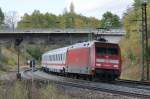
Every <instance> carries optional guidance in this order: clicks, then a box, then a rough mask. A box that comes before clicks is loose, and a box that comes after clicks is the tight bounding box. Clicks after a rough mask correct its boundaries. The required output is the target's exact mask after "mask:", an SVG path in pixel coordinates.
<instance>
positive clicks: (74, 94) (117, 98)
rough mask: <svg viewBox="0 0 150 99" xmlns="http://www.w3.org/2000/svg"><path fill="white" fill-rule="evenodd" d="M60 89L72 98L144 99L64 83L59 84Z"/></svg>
mask: <svg viewBox="0 0 150 99" xmlns="http://www.w3.org/2000/svg"><path fill="white" fill-rule="evenodd" d="M58 89H59V90H60V91H62V92H63V93H64V94H67V95H69V96H70V97H71V99H142V98H137V97H129V96H124V95H118V94H111V93H106V92H101V91H93V90H88V89H83V88H77V87H71V86H63V85H58Z"/></svg>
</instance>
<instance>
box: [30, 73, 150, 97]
mask: <svg viewBox="0 0 150 99" xmlns="http://www.w3.org/2000/svg"><path fill="white" fill-rule="evenodd" d="M28 74H29V73H28ZM30 74H31V72H30ZM34 77H37V78H40V77H41V78H44V79H50V80H54V81H59V82H67V83H68V82H69V83H70V82H71V83H75V82H77V83H78V84H82V85H83V83H84V84H85V85H87V86H92V87H96V88H104V89H112V90H117V91H123V92H130V93H138V94H144V95H150V90H145V89H138V88H130V87H125V86H119V85H114V84H105V83H97V82H90V81H89V82H88V81H83V80H74V79H71V78H69V79H68V78H66V77H58V76H55V75H50V74H47V73H44V72H42V71H36V72H34ZM65 87H67V86H65ZM69 88H70V86H69ZM72 88H75V87H72ZM76 89H78V88H76ZM82 90H87V89H82ZM68 92H69V93H70V92H72V90H71V91H68ZM81 92H82V91H81ZM83 92H84V91H83ZM91 92H92V93H93V92H96V93H97V94H96V93H94V96H95V94H96V96H97V95H99V94H100V93H101V94H100V96H101V95H102V96H101V98H104V97H105V96H106V97H108V99H109V96H110V97H111V98H112V96H114V94H110V93H109V95H107V94H108V93H107V94H106V93H105V92H99V91H89V94H90V93H91ZM73 93H79V94H80V91H77V90H74V91H73ZM87 93H88V92H87ZM84 95H85V94H83V95H82V96H84ZM86 96H87V94H86ZM94 96H93V98H94ZM115 96H118V95H117V94H116V95H115ZM119 96H120V95H119ZM89 97H90V95H89ZM126 97H127V96H125V98H124V99H126ZM93 98H89V99H93ZM122 98H123V97H122ZM122 98H121V99H122ZM133 98H134V99H135V97H130V99H133ZM136 98H137V97H136ZM84 99H85V98H84ZM95 99H98V98H95ZM115 99H116V98H115ZM118 99H120V98H118Z"/></svg>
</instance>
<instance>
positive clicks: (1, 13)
mask: <svg viewBox="0 0 150 99" xmlns="http://www.w3.org/2000/svg"><path fill="white" fill-rule="evenodd" d="M3 22H4V13H3V12H2V9H1V8H0V25H1V24H3Z"/></svg>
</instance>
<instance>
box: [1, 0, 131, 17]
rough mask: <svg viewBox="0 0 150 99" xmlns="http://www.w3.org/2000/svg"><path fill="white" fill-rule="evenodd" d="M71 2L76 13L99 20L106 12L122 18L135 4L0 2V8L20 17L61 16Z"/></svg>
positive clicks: (109, 0)
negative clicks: (34, 15)
mask: <svg viewBox="0 0 150 99" xmlns="http://www.w3.org/2000/svg"><path fill="white" fill-rule="evenodd" d="M71 2H72V3H73V4H74V6H75V12H76V13H78V14H82V15H85V16H88V17H91V16H92V17H96V18H98V19H101V18H102V15H103V14H104V13H105V12H106V11H111V12H112V13H114V14H117V15H118V16H120V17H122V15H123V13H124V12H125V11H126V9H127V8H129V7H131V6H132V4H133V0H0V7H1V9H2V11H3V12H5V13H8V12H10V11H16V12H17V13H18V15H19V16H23V15H24V13H29V14H31V13H32V12H33V11H34V10H39V11H40V12H41V13H46V12H49V13H53V14H56V15H59V14H62V13H63V11H64V8H67V9H69V6H70V3H71Z"/></svg>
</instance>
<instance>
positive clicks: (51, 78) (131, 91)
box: [22, 70, 150, 99]
mask: <svg viewBox="0 0 150 99" xmlns="http://www.w3.org/2000/svg"><path fill="white" fill-rule="evenodd" d="M32 74H33V75H32ZM22 75H23V76H24V78H25V79H31V78H32V77H33V78H34V79H36V80H39V81H43V82H54V83H56V84H61V85H65V86H72V87H78V88H83V89H89V90H96V91H104V92H109V93H113V94H120V95H127V96H132V97H140V98H147V99H149V98H150V86H149V85H142V84H140V83H136V84H135V83H134V84H133V86H132V82H123V80H120V81H118V82H113V83H104V82H92V81H85V80H80V79H72V78H67V77H62V76H56V75H49V74H47V73H44V72H41V71H39V70H37V71H36V72H34V73H32V72H31V71H30V70H26V71H24V72H23V73H22ZM119 82H120V84H119ZM121 83H122V84H121ZM136 86H137V87H136ZM139 86H140V87H139ZM142 86H143V87H142Z"/></svg>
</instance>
